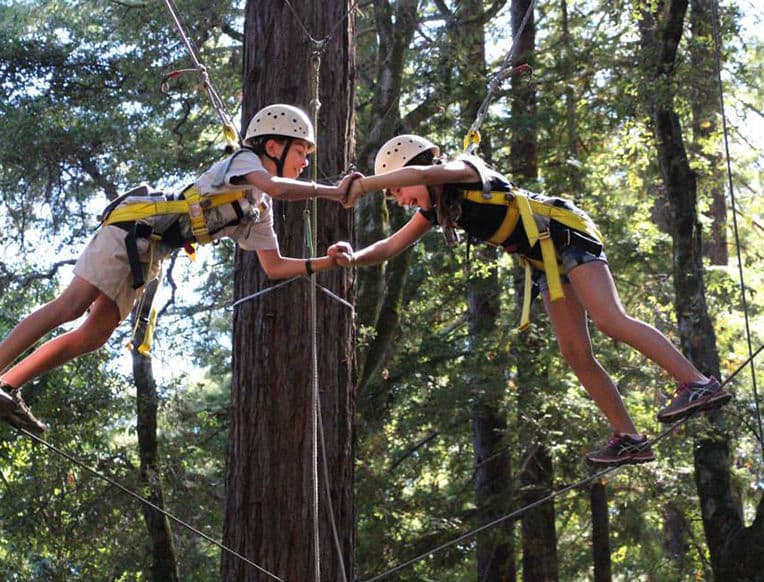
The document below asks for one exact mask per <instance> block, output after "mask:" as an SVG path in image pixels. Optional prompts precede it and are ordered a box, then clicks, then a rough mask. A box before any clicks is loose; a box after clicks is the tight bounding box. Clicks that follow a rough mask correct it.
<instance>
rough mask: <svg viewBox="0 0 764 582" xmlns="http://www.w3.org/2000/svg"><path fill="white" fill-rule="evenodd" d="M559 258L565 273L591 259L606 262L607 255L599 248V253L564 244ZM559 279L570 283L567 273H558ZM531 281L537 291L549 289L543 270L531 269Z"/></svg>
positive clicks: (541, 291)
mask: <svg viewBox="0 0 764 582" xmlns="http://www.w3.org/2000/svg"><path fill="white" fill-rule="evenodd" d="M560 258H561V259H562V266H563V270H564V271H565V273H570V272H571V271H572V270H573V269H575V268H576V267H578V266H579V265H585V264H586V263H591V262H592V261H604V262H605V263H607V255H606V254H605V251H604V250H601V251H600V252H599V254H596V255H595V254H594V253H590V252H589V251H585V250H583V249H580V248H578V247H575V246H565V247H562V248H561V249H560ZM560 281H562V283H563V284H565V283H570V280H569V279H568V276H567V275H564V274H562V272H561V273H560ZM533 283H534V284H535V286H536V287H537V290H538V292H539V293H543V292H544V291H547V290H549V283H548V281H547V279H546V273H545V272H544V271H538V270H534V271H533Z"/></svg>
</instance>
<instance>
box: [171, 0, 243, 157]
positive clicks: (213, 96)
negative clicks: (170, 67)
mask: <svg viewBox="0 0 764 582" xmlns="http://www.w3.org/2000/svg"><path fill="white" fill-rule="evenodd" d="M165 5H166V6H167V10H168V11H169V13H170V17H171V18H172V20H173V22H174V23H175V28H176V29H177V30H178V34H180V38H181V40H182V41H183V44H184V45H185V46H186V50H188V54H189V55H190V56H191V60H192V61H193V62H194V67H196V68H195V70H196V72H197V75H198V77H199V82H200V83H201V84H202V86H203V87H204V90H205V91H206V92H207V97H209V99H210V102H211V103H212V108H213V109H214V110H215V113H216V114H217V116H218V118H219V119H220V121H221V123H222V124H223V135H224V136H225V139H226V141H227V142H228V143H229V144H231V145H238V144H239V142H240V141H241V137H240V136H239V132H238V131H237V130H236V127H235V126H234V124H233V122H232V121H231V118H230V117H229V116H228V114H227V113H226V111H225V104H224V103H223V100H222V99H221V98H220V95H218V92H217V91H216V90H215V86H214V85H213V84H212V80H211V79H210V76H209V73H208V72H207V68H206V67H205V66H204V65H203V64H202V62H201V61H200V60H199V57H197V55H196V51H194V47H193V46H192V45H191V41H190V40H189V38H188V35H187V34H186V32H185V30H184V29H183V25H182V24H181V22H180V19H179V18H178V15H177V11H176V10H175V6H174V4H173V2H172V0H165ZM191 70H194V69H181V70H178V71H172V72H171V73H169V74H168V75H166V76H165V80H167V79H172V78H174V77H177V76H178V75H180V74H182V73H184V72H189V71H191Z"/></svg>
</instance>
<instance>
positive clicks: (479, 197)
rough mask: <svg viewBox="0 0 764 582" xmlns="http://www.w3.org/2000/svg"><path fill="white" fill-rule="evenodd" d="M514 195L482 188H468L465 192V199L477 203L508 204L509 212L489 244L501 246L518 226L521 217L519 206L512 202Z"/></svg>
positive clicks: (489, 240)
mask: <svg viewBox="0 0 764 582" xmlns="http://www.w3.org/2000/svg"><path fill="white" fill-rule="evenodd" d="M513 198H514V195H513V194H512V192H483V191H482V190H468V191H466V192H465V193H464V199H465V200H469V201H470V202H475V203H477V204H493V205H496V206H506V207H507V212H506V214H505V215H504V220H502V221H501V225H500V226H499V228H498V229H497V230H496V232H494V233H493V234H492V235H491V237H490V238H489V239H488V241H487V242H488V244H491V245H495V246H499V245H500V244H501V243H503V242H504V241H505V240H507V238H508V237H509V235H510V234H512V231H513V230H515V227H516V226H517V221H518V220H519V219H520V215H519V214H518V210H517V206H515V205H514V204H511V202H512V199H513Z"/></svg>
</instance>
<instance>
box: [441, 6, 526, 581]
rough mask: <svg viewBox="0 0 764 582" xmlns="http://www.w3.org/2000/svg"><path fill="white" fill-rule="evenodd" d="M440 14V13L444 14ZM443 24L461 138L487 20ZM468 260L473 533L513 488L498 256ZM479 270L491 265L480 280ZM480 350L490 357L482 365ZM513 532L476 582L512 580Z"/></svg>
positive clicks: (507, 524) (505, 527)
mask: <svg viewBox="0 0 764 582" xmlns="http://www.w3.org/2000/svg"><path fill="white" fill-rule="evenodd" d="M443 9H444V8H441V10H443ZM443 16H444V18H446V22H448V23H449V24H448V25H447V30H448V42H449V44H450V45H451V47H452V48H451V50H448V51H445V54H446V55H448V56H449V57H450V58H451V59H452V63H451V66H452V67H455V69H456V76H457V79H455V81H457V82H455V83H454V85H455V86H456V88H457V90H458V93H457V94H456V98H457V99H458V101H460V102H461V111H462V114H461V122H462V123H461V125H462V127H463V131H464V133H465V134H466V132H467V130H468V128H469V127H470V126H471V125H472V123H473V120H474V119H475V118H476V116H477V114H478V110H479V109H480V105H481V103H482V102H483V100H484V99H485V97H486V94H487V90H486V89H487V78H486V71H485V65H484V63H485V28H484V27H485V21H486V15H485V14H484V13H483V2H482V1H480V0H465V1H464V2H462V3H461V4H460V6H459V10H458V11H454V12H453V13H448V14H443ZM489 145H490V144H489V142H488V141H486V142H483V143H482V144H481V146H482V147H481V149H480V152H479V153H480V155H481V156H482V157H483V158H484V159H485V160H486V161H487V162H489V163H490V157H491V151H490V149H488V147H487V146H489ZM469 252H470V253H471V256H470V259H469V261H468V265H470V266H469V267H468V269H469V270H470V272H469V273H468V277H467V306H468V321H469V340H468V341H469V343H470V345H471V346H472V349H471V353H472V354H473V355H474V357H472V358H470V360H469V363H468V365H469V371H468V375H469V378H470V380H469V381H470V385H471V392H472V402H473V405H472V429H473V450H474V458H475V504H476V512H475V518H476V523H475V525H476V527H477V526H480V525H482V524H484V523H487V522H489V521H493V520H495V519H497V518H499V517H500V516H502V515H505V514H506V513H508V512H509V511H510V508H511V507H512V502H513V494H512V490H513V486H512V481H511V467H510V457H509V448H508V446H507V411H506V406H505V405H504V402H505V398H504V392H505V389H506V385H505V382H504V368H505V367H506V366H507V365H508V358H507V357H506V355H505V354H506V352H505V350H502V349H497V350H494V349H491V348H490V347H489V346H490V345H492V344H493V342H495V341H496V337H495V336H496V328H497V321H498V319H499V315H500V312H501V303H500V295H501V292H500V286H499V278H498V272H497V269H496V250H495V249H493V248H489V247H486V246H481V247H477V248H473V249H471V250H470V251H469ZM478 263H483V264H488V265H490V267H489V269H488V271H487V274H486V276H482V275H481V273H482V272H483V269H482V268H480V267H478V266H477V264H478ZM486 350H488V351H489V353H491V354H492V358H491V359H490V360H489V359H488V358H486V356H485V353H486ZM514 530H515V525H514V522H513V521H511V520H507V521H504V522H502V523H501V524H499V525H498V526H496V527H494V528H492V529H491V530H488V531H486V532H484V533H482V534H480V535H479V536H478V537H477V539H476V542H477V579H478V580H481V581H485V582H508V581H513V580H515V579H516V577H517V573H516V564H515V549H514Z"/></svg>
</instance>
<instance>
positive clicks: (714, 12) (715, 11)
mask: <svg viewBox="0 0 764 582" xmlns="http://www.w3.org/2000/svg"><path fill="white" fill-rule="evenodd" d="M711 28H712V30H713V36H714V63H715V65H716V70H715V72H716V82H717V84H718V85H719V109H720V111H721V119H722V138H723V140H724V152H725V158H726V164H727V181H728V188H729V193H730V206H731V207H732V226H733V231H734V234H735V249H736V251H737V267H738V277H739V279H740V302H741V304H742V308H743V316H744V319H745V337H746V342H747V344H748V356H749V360H750V364H751V386H752V388H753V399H754V403H755V405H756V419H757V422H758V428H759V434H758V440H759V445H760V447H761V448H762V455H764V429H762V420H761V408H760V405H759V391H758V388H757V385H756V365H755V363H754V359H753V357H751V354H752V353H753V340H752V339H751V323H750V317H749V315H748V300H747V299H746V285H745V275H744V269H743V255H742V249H741V245H740V232H739V230H738V224H737V202H736V199H735V187H734V185H733V182H732V161H731V156H730V146H729V135H728V129H727V115H726V113H725V106H724V86H723V84H722V60H721V38H720V34H719V3H718V2H717V1H714V2H712V3H711Z"/></svg>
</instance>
